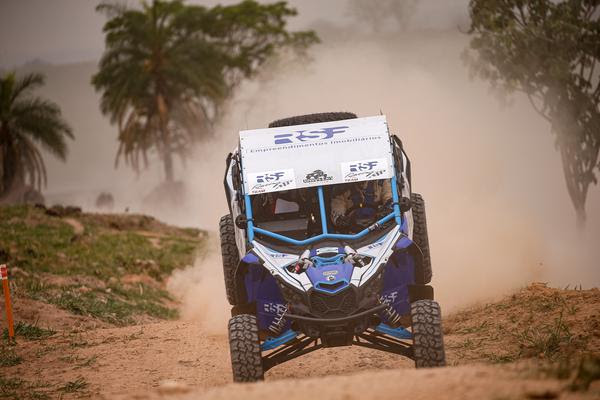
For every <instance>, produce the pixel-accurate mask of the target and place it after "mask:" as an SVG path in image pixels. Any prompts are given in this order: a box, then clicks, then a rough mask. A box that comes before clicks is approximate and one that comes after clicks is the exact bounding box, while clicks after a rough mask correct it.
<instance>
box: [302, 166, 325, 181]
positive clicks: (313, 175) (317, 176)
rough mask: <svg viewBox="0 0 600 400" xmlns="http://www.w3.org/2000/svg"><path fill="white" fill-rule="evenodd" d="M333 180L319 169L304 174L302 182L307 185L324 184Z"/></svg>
mask: <svg viewBox="0 0 600 400" xmlns="http://www.w3.org/2000/svg"><path fill="white" fill-rule="evenodd" d="M332 180H333V176H331V175H328V174H326V173H325V172H323V171H322V170H320V169H316V170H314V171H313V172H309V173H308V174H306V176H305V177H304V179H302V182H304V183H308V184H318V183H325V182H329V181H332Z"/></svg>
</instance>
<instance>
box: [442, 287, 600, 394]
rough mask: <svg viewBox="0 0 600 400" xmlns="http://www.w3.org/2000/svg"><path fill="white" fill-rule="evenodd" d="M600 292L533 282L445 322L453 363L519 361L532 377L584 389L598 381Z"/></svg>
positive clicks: (599, 360)
mask: <svg viewBox="0 0 600 400" xmlns="http://www.w3.org/2000/svg"><path fill="white" fill-rule="evenodd" d="M598 310H600V290H598V289H591V290H581V289H570V290H569V289H568V288H565V289H564V290H560V289H554V288H549V287H547V286H546V285H545V284H541V283H538V284H532V285H530V286H528V287H527V288H525V289H523V290H521V291H519V292H516V293H514V294H512V295H511V296H508V297H506V298H504V299H502V300H501V301H498V302H494V303H488V304H485V305H478V306H474V307H471V308H467V309H464V310H462V311H460V312H458V313H455V314H453V315H451V316H450V317H448V318H447V319H446V320H445V321H444V324H445V326H444V330H445V333H446V335H447V336H448V337H449V338H451V339H450V340H449V341H448V343H447V345H446V347H447V350H448V351H449V352H450V353H451V354H453V357H452V359H453V360H452V361H451V363H452V364H455V365H457V364H468V363H472V362H481V361H483V362H486V363H492V364H508V363H514V362H519V363H520V364H517V365H522V366H523V371H524V372H526V373H528V374H533V375H540V374H541V375H542V376H550V377H557V378H560V379H571V381H572V383H571V386H572V388H573V389H585V388H587V386H589V384H590V382H591V381H593V380H597V379H600V312H599V311H598Z"/></svg>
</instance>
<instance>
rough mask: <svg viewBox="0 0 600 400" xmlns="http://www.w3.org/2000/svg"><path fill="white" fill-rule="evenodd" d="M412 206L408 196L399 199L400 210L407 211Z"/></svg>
mask: <svg viewBox="0 0 600 400" xmlns="http://www.w3.org/2000/svg"><path fill="white" fill-rule="evenodd" d="M411 208H412V201H411V200H410V199H409V198H408V197H403V198H401V199H400V212H403V213H405V212H407V211H409V210H410V209H411Z"/></svg>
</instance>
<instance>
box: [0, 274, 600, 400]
mask: <svg viewBox="0 0 600 400" xmlns="http://www.w3.org/2000/svg"><path fill="white" fill-rule="evenodd" d="M37 305H38V304H37V303H35V302H31V303H27V302H23V303H22V304H21V307H23V308H22V309H21V310H20V311H19V313H20V314H19V315H24V316H25V315H27V318H30V319H35V318H38V317H39V314H38V315H36V311H35V308H36V307H37ZM47 307H54V306H46V308H43V309H42V310H40V311H42V312H43V313H45V314H52V313H55V314H56V316H57V319H56V320H52V319H47V320H45V321H46V322H48V324H49V328H51V329H53V330H55V331H56V333H54V334H51V335H49V336H44V337H41V338H37V339H34V340H28V339H26V338H23V337H22V338H20V339H19V341H18V345H17V346H14V347H12V348H10V349H9V352H10V354H12V355H13V356H14V357H17V358H20V361H19V362H18V363H15V365H12V366H3V367H2V380H3V381H2V383H3V384H4V385H5V388H4V389H2V391H0V394H5V395H9V394H11V393H12V394H15V395H17V396H19V398H39V396H43V395H46V396H48V397H49V398H58V397H61V396H62V398H79V397H85V396H92V397H101V398H107V399H112V398H118V399H146V398H147V399H154V398H169V399H171V398H172V399H196V398H202V399H238V398H239V399H242V398H244V399H255V398H256V399H258V398H260V399H279V398H280V397H281V395H282V393H285V396H286V398H289V399H304V398H332V399H359V398H360V399H362V398H382V399H388V398H389V399H397V398H403V397H407V398H408V397H410V398H416V399H421V398H423V399H425V398H428V399H431V398H436V399H445V398H448V399H450V398H462V399H524V398H525V399H526V398H531V399H536V398H547V399H551V398H560V399H588V398H589V399H591V398H599V397H600V385H599V384H598V383H599V382H598V381H595V382H592V383H591V387H590V389H588V390H587V391H582V390H578V391H572V390H570V387H572V386H573V383H574V382H575V385H574V386H573V387H580V388H581V387H583V386H585V385H583V386H582V384H581V382H583V383H584V384H585V383H586V382H587V381H586V380H591V379H592V378H594V377H595V378H596V379H598V378H599V377H600V373H599V371H598V368H600V364H598V361H597V360H598V359H599V358H598V357H600V329H598V327H599V326H600V291H598V290H597V289H594V290H583V291H580V290H558V289H551V288H548V287H546V286H544V285H541V284H537V285H531V286H529V287H527V288H525V289H523V290H521V291H518V292H516V293H515V294H513V295H511V296H508V297H506V298H504V299H503V300H501V301H499V302H495V303H490V304H485V305H478V306H474V307H472V308H469V309H465V310H463V311H460V312H458V313H455V314H452V315H448V316H447V317H446V318H445V319H444V325H445V331H446V350H447V358H448V363H449V365H450V367H448V368H443V369H437V370H414V368H413V366H412V363H411V362H410V361H408V360H405V359H402V358H401V357H398V356H395V355H392V354H387V353H381V352H377V351H372V350H368V349H363V348H336V349H326V350H322V351H317V352H315V353H312V354H309V355H307V356H304V357H301V358H298V359H295V360H293V361H291V362H288V363H286V364H283V365H280V366H277V367H275V368H274V369H272V370H271V371H269V372H268V373H267V375H266V382H263V383H259V384H252V385H238V384H233V383H231V371H230V364H229V353H228V343H227V337H226V335H225V333H224V332H223V333H220V334H207V333H205V330H204V329H203V328H201V325H200V324H197V323H192V322H182V321H162V322H157V321H156V320H154V321H148V323H145V324H140V325H134V326H126V327H110V326H108V325H106V324H104V325H98V326H95V327H94V326H93V322H94V319H93V318H87V319H85V318H84V319H83V320H81V321H80V325H79V328H72V329H64V325H61V319H62V317H67V316H65V315H64V314H62V311H57V310H54V311H53V310H52V309H48V308H47ZM21 312H22V313H21ZM55 324H56V325H55ZM3 354H9V353H3ZM593 357H596V358H595V360H596V361H595V362H593V361H592V362H588V364H589V365H591V367H585V368H583V369H582V368H581V367H580V366H581V365H582V364H581V360H582V359H586V360H593V359H594V358H593ZM588 364H586V365H588ZM594 368H596V370H594ZM578 369H579V371H578ZM581 370H583V371H584V372H581ZM594 371H595V372H594ZM594 374H595V375H594ZM578 375H579V378H577V379H576V377H577V376H578ZM11 379H17V380H18V382H20V383H19V385H17V386H19V387H15V388H13V389H10V388H9V389H6V387H7V384H9V383H10V381H11ZM13 386H14V385H13ZM36 396H38V397H36ZM5 397H6V396H5ZM8 397H9V398H10V396H8Z"/></svg>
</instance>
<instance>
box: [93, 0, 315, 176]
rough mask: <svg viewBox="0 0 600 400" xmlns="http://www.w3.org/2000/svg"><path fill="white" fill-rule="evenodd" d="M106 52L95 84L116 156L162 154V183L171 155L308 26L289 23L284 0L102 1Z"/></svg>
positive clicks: (299, 40)
mask: <svg viewBox="0 0 600 400" xmlns="http://www.w3.org/2000/svg"><path fill="white" fill-rule="evenodd" d="M97 9H98V10H99V11H101V12H105V13H106V14H107V15H108V16H109V20H108V21H107V22H106V24H105V26H104V32H105V35H106V51H105V53H104V55H103V57H102V59H101V61H100V65H99V71H98V73H97V74H96V75H95V76H94V77H93V79H92V83H93V84H94V86H95V87H96V90H99V91H101V92H102V100H101V109H102V112H103V113H105V114H108V115H110V117H111V122H113V123H116V124H117V125H118V129H119V141H120V147H119V150H118V153H117V162H118V160H119V158H120V157H121V156H123V157H124V158H125V161H126V162H128V163H130V164H131V165H132V166H133V167H134V168H135V169H136V170H139V167H140V163H141V162H142V161H143V163H144V165H147V163H148V159H147V155H148V152H149V151H151V150H154V149H156V150H157V151H158V154H159V156H160V157H161V158H162V161H163V163H164V169H165V176H166V180H167V182H170V181H172V180H173V178H174V176H173V157H174V155H178V156H180V157H182V159H183V160H184V161H185V157H186V154H187V152H188V151H189V149H190V147H191V146H190V144H191V143H193V142H194V141H195V140H197V139H199V138H201V137H203V136H206V135H207V134H208V133H210V132H211V127H212V124H213V123H214V122H216V121H217V120H218V119H219V117H220V116H221V113H220V112H221V110H222V108H223V105H224V103H225V101H226V100H227V99H228V98H229V97H230V96H231V95H232V93H233V91H234V89H235V88H236V87H237V85H239V83H240V82H241V81H242V80H243V79H245V78H250V77H252V76H253V75H254V74H256V73H257V71H258V70H259V69H260V67H261V66H262V65H263V64H264V63H265V61H266V60H268V59H269V58H270V57H272V56H273V55H275V54H277V53H278V52H279V51H280V50H283V49H296V50H298V51H300V52H301V51H302V50H304V49H306V48H307V47H308V46H309V45H311V44H312V43H315V42H316V41H317V38H316V36H315V34H314V33H313V32H294V33H290V32H288V31H287V30H286V23H287V18H288V17H291V16H294V15H296V11H295V10H294V9H292V8H289V7H288V6H287V4H286V3H285V2H278V3H274V4H264V5H261V4H259V3H257V2H256V1H253V0H246V1H243V2H241V3H239V4H235V5H231V6H216V7H213V8H206V7H202V6H193V5H186V4H184V3H183V2H182V1H181V0H174V1H165V0H154V1H152V2H151V3H148V2H143V3H142V6H141V9H129V8H126V7H123V6H120V5H115V4H111V3H103V4H101V5H100V6H98V8H97Z"/></svg>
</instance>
